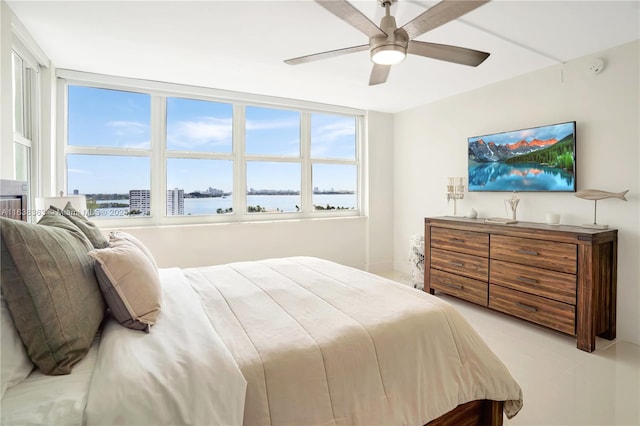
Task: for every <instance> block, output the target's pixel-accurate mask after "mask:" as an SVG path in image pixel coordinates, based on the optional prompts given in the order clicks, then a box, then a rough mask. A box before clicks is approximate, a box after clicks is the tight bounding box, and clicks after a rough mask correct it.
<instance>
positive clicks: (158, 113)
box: [151, 96, 167, 225]
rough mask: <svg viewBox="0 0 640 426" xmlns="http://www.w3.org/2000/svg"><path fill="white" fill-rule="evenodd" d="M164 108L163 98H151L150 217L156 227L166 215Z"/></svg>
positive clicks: (165, 108)
mask: <svg viewBox="0 0 640 426" xmlns="http://www.w3.org/2000/svg"><path fill="white" fill-rule="evenodd" d="M166 106H167V103H166V98H165V97H164V96H151V217H152V219H153V223H154V224H156V225H157V224H159V223H162V221H163V219H164V218H165V217H166V215H167V209H166V205H167V179H166V176H167V161H166V158H165V149H166V146H167V141H166V135H167V131H166V129H167V120H166V115H167V107H166Z"/></svg>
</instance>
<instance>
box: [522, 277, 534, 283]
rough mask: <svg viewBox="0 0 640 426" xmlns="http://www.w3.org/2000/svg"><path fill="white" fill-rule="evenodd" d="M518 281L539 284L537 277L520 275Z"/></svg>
mask: <svg viewBox="0 0 640 426" xmlns="http://www.w3.org/2000/svg"><path fill="white" fill-rule="evenodd" d="M518 281H521V282H523V283H527V284H538V280H536V279H535V278H528V277H518Z"/></svg>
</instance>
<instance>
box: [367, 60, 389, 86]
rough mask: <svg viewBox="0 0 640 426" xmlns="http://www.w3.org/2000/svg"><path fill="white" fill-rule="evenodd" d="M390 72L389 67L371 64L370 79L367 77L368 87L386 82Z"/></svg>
mask: <svg viewBox="0 0 640 426" xmlns="http://www.w3.org/2000/svg"><path fill="white" fill-rule="evenodd" d="M390 70H391V65H379V64H373V69H372V70H371V77H369V86H375V85H376V84H382V83H384V82H385V81H387V77H389V71H390Z"/></svg>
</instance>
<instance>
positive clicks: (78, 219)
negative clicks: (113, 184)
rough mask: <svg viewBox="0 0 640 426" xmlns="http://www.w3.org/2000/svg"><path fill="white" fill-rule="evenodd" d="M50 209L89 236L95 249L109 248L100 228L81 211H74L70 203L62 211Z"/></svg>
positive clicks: (52, 207)
mask: <svg viewBox="0 0 640 426" xmlns="http://www.w3.org/2000/svg"><path fill="white" fill-rule="evenodd" d="M50 209H53V210H54V211H56V212H58V214H61V215H63V216H64V217H65V218H67V219H68V220H69V221H70V222H71V223H73V224H74V225H76V226H77V227H78V228H79V229H80V231H82V233H83V234H84V235H86V236H87V238H88V239H89V241H90V242H91V244H92V245H93V247H94V248H105V247H107V246H109V242H108V241H107V238H106V237H105V236H104V235H103V234H102V231H100V228H98V227H97V226H96V224H95V223H93V222H91V221H90V220H89V219H87V218H86V217H84V216H83V215H82V214H81V213H80V212H79V211H77V210H76V209H74V208H73V206H72V205H71V203H70V202H69V203H67V205H66V206H64V209H62V210H60V209H58V208H56V207H54V206H51V207H50ZM38 223H39V222H38Z"/></svg>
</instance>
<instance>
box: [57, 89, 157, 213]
mask: <svg viewBox="0 0 640 426" xmlns="http://www.w3.org/2000/svg"><path fill="white" fill-rule="evenodd" d="M67 105H68V108H67V114H66V116H67V126H66V129H67V146H66V175H67V185H66V188H67V193H68V194H80V195H85V196H86V197H87V209H88V211H89V213H88V215H89V216H92V218H95V219H102V218H121V217H145V216H151V215H152V213H153V210H152V207H151V137H150V132H151V124H150V122H151V96H149V95H148V94H144V93H136V92H129V91H122V90H112V89H104V88H97V87H86V86H77V85H69V86H68V87H67Z"/></svg>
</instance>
